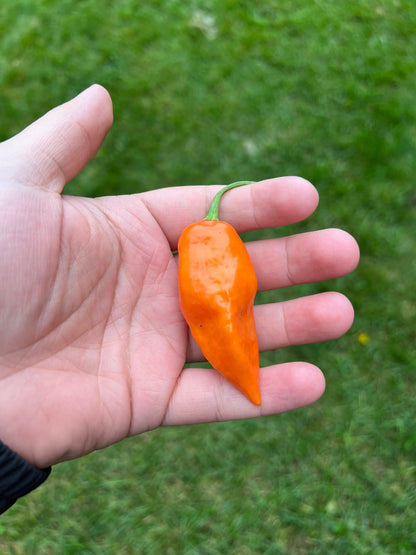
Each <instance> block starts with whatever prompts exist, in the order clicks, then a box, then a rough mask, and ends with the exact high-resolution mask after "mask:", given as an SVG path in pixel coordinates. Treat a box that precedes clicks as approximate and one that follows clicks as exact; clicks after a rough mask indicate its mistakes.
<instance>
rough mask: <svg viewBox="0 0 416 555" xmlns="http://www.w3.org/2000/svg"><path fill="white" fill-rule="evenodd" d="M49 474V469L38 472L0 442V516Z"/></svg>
mask: <svg viewBox="0 0 416 555" xmlns="http://www.w3.org/2000/svg"><path fill="white" fill-rule="evenodd" d="M50 472H51V469H50V467H49V468H45V469H43V470H39V469H38V468H36V467H34V466H32V465H31V464H29V463H28V462H27V461H25V459H22V457H20V456H19V455H18V454H17V453H15V452H14V451H12V450H11V449H10V448H9V447H7V445H5V444H4V443H2V442H1V441H0V514H1V513H4V511H6V510H7V509H8V508H9V507H11V506H12V505H13V503H14V502H15V501H17V499H18V498H19V497H23V496H24V495H26V494H27V493H29V492H31V491H32V490H34V489H35V488H37V487H38V486H40V485H41V484H42V483H43V482H44V481H45V480H46V478H47V477H48V476H49V474H50Z"/></svg>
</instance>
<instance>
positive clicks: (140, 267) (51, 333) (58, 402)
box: [0, 86, 358, 467]
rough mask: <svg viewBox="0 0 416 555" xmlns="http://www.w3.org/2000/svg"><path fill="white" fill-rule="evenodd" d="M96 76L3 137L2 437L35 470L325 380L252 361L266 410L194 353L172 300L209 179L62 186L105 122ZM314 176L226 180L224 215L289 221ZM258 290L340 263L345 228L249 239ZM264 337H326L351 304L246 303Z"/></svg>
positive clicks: (227, 415)
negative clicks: (129, 186) (93, 192)
mask: <svg viewBox="0 0 416 555" xmlns="http://www.w3.org/2000/svg"><path fill="white" fill-rule="evenodd" d="M111 123H112V108H111V100H110V98H109V96H108V93H107V92H106V91H105V90H104V89H102V88H101V87H99V86H94V87H91V88H90V89H88V90H87V91H85V92H84V93H83V94H81V95H79V96H78V97H76V98H75V99H74V100H72V101H71V102H69V103H67V104H64V105H62V106H60V107H58V108H56V109H55V110H52V111H51V112H49V113H48V114H46V116H44V117H43V118H41V119H40V120H38V121H37V122H35V123H34V124H32V125H31V126H29V127H28V128H27V129H26V130H25V131H23V132H22V133H21V134H19V135H17V136H16V137H14V138H12V139H10V140H9V141H6V142H4V143H2V144H1V145H0V168H1V171H0V180H1V181H0V252H1V265H0V303H1V307H0V438H1V439H2V441H4V442H5V443H6V444H8V445H9V446H10V447H11V448H13V449H15V450H16V451H17V452H18V453H19V454H21V455H22V456H23V457H25V458H26V459H27V460H29V461H30V462H32V463H33V464H35V465H37V466H40V467H43V466H47V465H50V464H53V463H56V462H58V461H60V460H65V459H70V458H74V457H77V456H81V455H83V454H85V453H88V452H90V451H91V450H94V449H97V448H102V447H105V446H107V445H109V444H111V443H113V442H115V441H119V440H121V439H123V438H125V437H127V436H129V435H133V434H138V433H141V432H143V431H146V430H150V429H153V428H155V427H157V426H159V425H164V424H165V425H169V424H187V423H194V422H205V421H211V420H226V419H235V418H245V417H253V416H258V415H261V414H272V413H277V412H283V411H286V410H291V409H294V408H297V407H300V406H303V405H306V404H308V403H311V402H313V401H315V400H316V399H317V398H318V397H319V396H320V395H321V393H322V392H323V389H324V380H323V377H322V374H321V372H320V371H319V370H318V369H317V368H316V367H315V366H312V365H310V364H307V363H304V362H302V363H301V362H299V363H290V364H281V365H278V366H274V367H269V368H266V369H262V370H261V377H260V383H261V390H262V397H263V403H262V406H261V407H255V406H254V405H252V404H251V403H250V402H249V401H248V400H247V399H246V398H245V397H244V396H243V395H242V394H241V393H240V392H239V391H238V390H237V389H235V388H234V387H233V386H232V385H231V384H229V383H228V382H227V381H226V380H224V379H223V378H222V377H221V376H220V374H218V372H216V371H215V370H206V369H204V370H203V369H198V368H188V369H185V370H184V364H185V363H186V362H198V361H200V360H202V356H201V353H200V352H199V349H198V347H197V346H196V344H195V343H194V342H193V340H192V338H191V337H190V335H189V330H188V328H187V326H186V323H185V321H184V319H183V317H182V315H181V312H180V309H179V301H178V292H177V269H178V268H177V257H176V256H175V255H174V254H172V250H174V249H175V248H176V245H177V240H178V238H179V235H180V233H181V231H182V229H183V228H184V227H185V226H186V225H187V224H189V223H191V222H192V221H196V220H199V219H201V218H202V217H204V215H205V213H206V210H207V207H208V205H209V202H210V200H211V198H212V197H213V195H214V194H215V192H216V191H217V190H218V188H217V187H179V188H171V189H159V190H156V191H152V192H149V193H142V194H137V195H130V196H118V197H104V198H98V199H87V198H79V197H70V196H66V195H62V194H61V192H62V189H63V187H64V185H65V183H66V182H67V181H68V180H70V179H71V178H72V177H74V176H75V175H76V174H77V173H78V172H79V171H81V170H82V168H83V167H84V166H85V164H86V163H87V161H88V160H89V159H90V158H92V157H93V156H94V155H95V153H96V152H97V150H98V149H99V147H100V145H101V143H102V141H103V139H104V137H105V134H106V133H107V131H108V130H109V128H110V127H111ZM317 202H318V196H317V193H316V190H315V189H314V188H313V186H312V185H310V184H309V183H308V182H306V181H304V180H302V179H299V178H280V179H272V180H267V181H263V182H260V183H257V184H255V185H252V186H247V187H243V188H241V189H237V190H235V191H233V192H230V193H228V196H227V195H226V196H225V197H224V200H223V202H222V205H221V212H220V216H221V217H222V218H223V219H225V220H227V221H228V222H230V223H231V224H232V225H234V226H235V227H236V229H237V230H238V231H239V232H243V231H248V230H251V229H259V228H264V227H271V226H276V225H285V224H288V223H293V222H295V221H299V220H301V219H303V218H305V217H307V216H308V215H310V214H311V213H312V212H313V210H314V209H315V208H316V205H317ZM248 248H249V252H250V255H251V257H252V260H253V263H254V265H255V269H256V273H257V276H258V282H259V289H262V290H268V289H274V288H279V287H285V286H289V285H292V284H294V283H306V282H312V281H318V280H322V279H328V278H332V277H337V276H340V275H344V274H345V273H348V272H350V271H351V270H353V269H354V267H355V266H356V264H357V262H358V248H357V245H356V243H355V241H354V240H353V239H352V238H351V237H350V236H349V235H348V234H346V233H344V232H342V231H339V230H323V231H317V232H314V233H308V234H302V235H298V236H292V237H288V238H284V239H271V240H267V241H256V242H253V243H250V244H248ZM255 315H256V322H257V328H258V335H259V345H260V349H261V350H270V349H275V348H278V347H282V346H285V345H290V344H296V343H307V342H314V341H322V340H326V339H331V338H334V337H337V336H339V335H341V334H343V333H344V332H345V331H346V330H347V329H348V328H349V327H350V325H351V323H352V319H353V311H352V308H351V305H350V303H349V301H348V300H347V299H346V298H345V297H343V296H342V295H340V294H338V293H325V294H321V295H315V296H312V297H305V298H301V299H295V300H293V301H290V302H285V303H277V304H271V305H262V306H258V307H256V312H255Z"/></svg>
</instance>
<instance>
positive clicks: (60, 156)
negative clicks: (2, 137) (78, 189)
mask: <svg viewBox="0 0 416 555" xmlns="http://www.w3.org/2000/svg"><path fill="white" fill-rule="evenodd" d="M112 123H113V109H112V102H111V98H110V95H109V93H108V92H107V91H106V89H104V88H103V87H101V86H100V85H92V86H91V87H89V88H88V89H86V90H85V91H83V92H82V93H81V94H79V95H78V96H76V97H75V98H73V99H72V100H70V101H69V102H66V103H65V104H62V105H61V106H58V107H57V108H54V109H53V110H51V111H50V112H48V113H47V114H45V115H44V116H43V117H41V118H40V119H38V120H37V121H35V122H34V123H32V124H31V125H29V126H28V127H27V128H26V129H24V130H23V131H22V132H21V133H19V134H18V135H16V136H15V137H12V138H11V139H9V140H8V141H5V142H3V143H1V144H0V164H1V167H2V168H1V169H2V171H1V174H2V178H1V179H2V180H4V179H5V178H7V179H8V180H11V181H12V182H17V183H21V184H24V185H30V186H33V187H41V188H47V189H49V190H51V191H56V192H58V193H60V192H61V191H62V189H63V187H64V185H65V184H66V183H67V182H68V181H69V180H71V179H72V178H73V177H75V176H76V175H77V174H78V173H79V172H80V171H81V170H82V169H83V167H84V166H85V165H86V164H87V162H88V161H89V160H91V158H93V157H94V156H95V155H96V153H97V152H98V150H99V148H100V146H101V145H102V143H103V141H104V138H105V136H106V134H107V132H108V130H109V129H110V127H111V125H112Z"/></svg>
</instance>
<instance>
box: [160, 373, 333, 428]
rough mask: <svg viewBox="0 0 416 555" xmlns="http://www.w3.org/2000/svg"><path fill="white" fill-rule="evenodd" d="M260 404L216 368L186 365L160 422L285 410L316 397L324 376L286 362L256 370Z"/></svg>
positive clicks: (198, 421)
mask: <svg viewBox="0 0 416 555" xmlns="http://www.w3.org/2000/svg"><path fill="white" fill-rule="evenodd" d="M260 390H261V395H262V404H261V405H260V406H259V407H257V406H255V405H253V404H252V403H251V402H250V401H249V400H248V399H246V397H245V396H244V395H243V394H242V393H241V392H240V391H239V390H238V389H237V388H235V387H234V386H233V385H232V384H230V383H229V382H228V381H227V380H226V379H225V378H223V377H222V376H221V375H220V374H219V373H218V372H217V371H216V370H213V369H203V368H186V369H185V370H183V372H182V374H181V377H180V379H179V380H178V383H177V386H176V389H175V391H174V392H173V394H172V397H171V400H170V403H169V406H168V409H167V411H166V415H165V418H164V421H163V425H165V426H178V425H184V424H201V423H204V422H223V421H227V420H240V419H244V418H255V417H258V416H266V415H271V414H279V413H283V412H288V411H291V410H294V409H297V408H300V407H304V406H306V405H310V404H311V403H314V402H315V401H317V400H318V399H319V397H320V396H321V395H322V394H323V392H324V390H325V379H324V376H323V374H322V372H321V371H320V370H319V368H317V367H316V366H314V365H312V364H309V363H306V362H289V363H285V364H279V365H275V366H269V367H266V368H262V369H261V370H260Z"/></svg>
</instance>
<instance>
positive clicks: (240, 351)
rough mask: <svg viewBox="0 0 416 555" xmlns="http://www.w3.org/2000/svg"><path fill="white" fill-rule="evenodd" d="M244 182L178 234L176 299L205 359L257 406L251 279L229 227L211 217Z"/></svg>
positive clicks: (250, 270)
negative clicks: (177, 290)
mask: <svg viewBox="0 0 416 555" xmlns="http://www.w3.org/2000/svg"><path fill="white" fill-rule="evenodd" d="M247 183H248V182H237V183H235V184H234V183H233V184H231V185H229V186H228V187H226V188H225V189H222V190H221V191H220V193H219V194H218V196H217V197H216V200H215V201H213V205H214V207H213V205H211V208H210V211H209V212H208V214H207V217H206V219H205V220H202V221H200V222H196V223H194V224H191V225H189V226H188V227H187V228H186V229H185V230H184V231H183V232H182V234H181V237H180V239H179V243H178V252H179V298H180V306H181V310H182V313H183V315H184V317H185V319H186V321H187V323H188V325H189V327H190V329H191V332H192V335H193V337H194V339H195V341H196V342H197V343H198V345H199V346H200V348H201V350H202V353H203V354H204V356H205V358H206V359H207V360H208V361H209V362H210V363H211V364H212V366H213V367H214V368H216V369H217V370H218V371H219V372H220V373H221V374H222V375H223V376H225V378H227V379H228V380H229V381H230V382H231V383H233V384H234V385H235V386H236V387H238V388H239V389H240V390H241V391H242V392H243V393H244V394H245V395H246V397H248V399H250V401H251V402H252V403H254V404H255V405H260V403H261V397H260V389H259V349H258V342H257V333H256V327H255V321H254V313H253V305H254V297H255V295H256V292H257V279H256V275H255V272H254V268H253V264H252V262H251V260H250V256H249V254H248V252H247V249H246V248H245V246H244V243H243V241H242V240H241V238H240V236H239V235H238V233H237V232H236V231H235V229H234V228H233V227H232V226H231V225H230V224H228V223H226V222H223V221H219V220H218V219H215V218H217V217H218V205H219V199H220V198H221V196H222V194H223V193H224V192H225V191H226V190H228V189H229V188H232V187H237V186H240V185H245V184H247ZM215 204H216V206H215ZM212 207H213V208H212Z"/></svg>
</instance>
